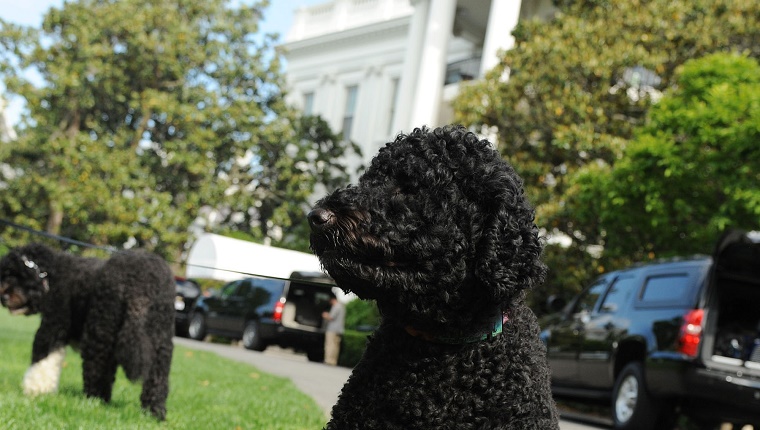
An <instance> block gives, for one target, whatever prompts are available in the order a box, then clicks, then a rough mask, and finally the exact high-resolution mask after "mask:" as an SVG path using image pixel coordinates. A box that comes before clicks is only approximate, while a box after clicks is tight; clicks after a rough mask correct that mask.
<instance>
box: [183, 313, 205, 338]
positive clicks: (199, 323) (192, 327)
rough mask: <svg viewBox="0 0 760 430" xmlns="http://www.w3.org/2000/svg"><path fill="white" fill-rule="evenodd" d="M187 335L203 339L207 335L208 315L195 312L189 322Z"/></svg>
mask: <svg viewBox="0 0 760 430" xmlns="http://www.w3.org/2000/svg"><path fill="white" fill-rule="evenodd" d="M187 336H188V337H189V338H190V339H194V340H203V339H204V338H205V337H206V317H204V316H203V314H201V313H197V312H194V313H193V314H192V315H191V316H190V322H189V323H188V324H187Z"/></svg>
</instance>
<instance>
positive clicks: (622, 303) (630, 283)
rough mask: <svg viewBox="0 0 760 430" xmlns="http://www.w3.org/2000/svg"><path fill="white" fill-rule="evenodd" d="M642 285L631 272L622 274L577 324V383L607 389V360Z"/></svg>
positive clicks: (625, 328) (609, 378)
mask: <svg viewBox="0 0 760 430" xmlns="http://www.w3.org/2000/svg"><path fill="white" fill-rule="evenodd" d="M640 285H641V282H640V280H639V279H637V278H636V277H634V276H633V275H632V274H621V275H619V276H617V277H616V278H615V279H614V280H613V281H612V282H611V284H610V286H609V288H607V290H606V291H605V292H604V295H603V296H602V297H601V299H600V301H599V305H598V306H597V307H595V308H594V309H593V310H592V311H591V312H590V313H589V314H588V316H587V318H585V319H584V321H582V323H581V324H580V325H579V341H580V342H579V347H580V350H579V351H578V377H579V379H578V382H579V383H581V384H582V385H583V386H585V387H586V388H599V389H609V388H611V387H612V385H613V383H614V380H613V375H612V366H611V363H610V361H611V360H612V358H613V357H614V354H613V351H614V350H615V348H616V347H617V345H618V341H619V340H620V339H621V338H622V337H623V336H625V334H626V333H627V331H628V328H629V326H630V324H631V322H630V320H629V319H628V318H627V317H626V315H627V314H628V309H630V307H631V302H632V300H633V298H634V296H635V292H636V291H637V290H638V287H639V286H640Z"/></svg>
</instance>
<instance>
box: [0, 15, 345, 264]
mask: <svg viewBox="0 0 760 430" xmlns="http://www.w3.org/2000/svg"><path fill="white" fill-rule="evenodd" d="M266 5H267V2H258V3H255V4H253V5H246V4H240V5H239V6H235V7H232V6H231V5H230V4H229V2H228V1H226V0H174V1H158V0H118V1H117V0H79V1H75V2H66V3H64V4H63V7H62V8H61V9H55V8H53V9H51V10H50V11H49V12H48V13H47V15H46V16H45V19H44V22H43V25H42V28H41V29H40V30H36V29H31V28H23V27H18V26H14V25H11V24H9V23H5V22H1V21H0V55H1V56H2V57H1V58H0V73H2V77H3V79H4V83H5V85H6V87H7V90H8V91H9V92H11V93H14V94H18V95H20V96H21V97H23V98H24V99H25V100H26V103H27V106H28V113H27V115H25V117H24V119H23V125H22V126H21V129H20V130H19V133H18V134H19V139H18V141H16V142H13V143H11V144H8V145H5V146H4V147H2V149H0V163H3V164H4V165H5V168H3V169H2V173H1V174H2V177H0V182H1V183H2V185H3V187H4V189H3V192H2V193H1V194H0V211H1V212H2V213H3V215H4V217H7V218H10V219H11V220H13V221H15V222H17V223H19V224H23V225H27V226H29V227H33V228H39V229H42V230H45V231H47V232H50V233H54V234H61V235H64V236H69V237H73V238H76V239H79V240H84V241H89V242H92V243H95V244H101V245H102V244H110V245H114V246H117V247H121V246H133V245H134V246H141V247H147V248H151V249H154V250H156V251H158V252H160V253H162V254H164V255H165V256H171V257H177V256H178V253H179V252H180V251H181V250H182V249H183V246H184V245H186V244H187V242H188V237H189V228H190V227H191V225H193V224H194V223H197V222H198V221H199V218H200V220H201V223H200V225H201V226H202V227H203V228H205V229H208V230H211V229H220V228H225V227H226V228H235V229H245V230H249V231H251V233H252V235H253V236H254V237H257V238H259V239H262V240H263V239H265V238H267V237H270V236H272V235H275V233H276V234H280V230H273V229H272V228H271V227H272V226H273V225H274V224H278V223H282V224H283V225H284V227H285V229H286V231H293V235H295V234H296V233H300V232H299V231H298V227H297V226H298V224H299V221H298V219H299V217H300V218H301V219H303V218H304V210H305V209H304V206H305V205H306V203H307V200H306V199H307V197H308V196H309V195H310V193H311V192H312V191H313V189H314V186H315V185H316V184H317V183H322V182H327V183H328V184H330V183H334V182H336V181H341V180H345V178H346V176H347V175H346V172H345V169H344V168H343V167H342V166H341V165H339V164H336V163H335V159H336V158H338V157H339V156H340V155H341V154H342V153H343V151H344V149H345V147H344V146H343V145H342V144H341V143H340V141H341V140H340V138H339V136H335V135H333V133H332V132H331V131H330V130H329V128H325V127H324V124H321V123H320V122H319V120H318V119H303V118H300V117H299V116H298V115H297V113H296V112H294V111H293V110H292V109H291V108H289V107H288V106H287V105H286V104H285V102H284V93H283V91H282V88H283V85H284V78H283V76H282V75H281V73H280V55H279V53H278V52H277V51H276V50H275V49H274V47H273V43H274V41H275V40H276V36H274V35H259V34H258V23H259V21H260V20H261V17H262V13H263V10H264V9H265V7H266ZM30 71H33V72H34V74H30V73H29V72H30ZM220 223H221V224H220ZM300 224H301V225H303V224H304V223H303V221H300ZM293 235H287V234H286V235H280V236H276V237H275V239H281V242H284V243H287V242H288V240H290V239H293V238H294V236H293ZM294 240H296V242H297V239H294ZM295 246H296V247H298V246H302V245H299V244H296V245H295Z"/></svg>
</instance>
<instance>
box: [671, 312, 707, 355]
mask: <svg viewBox="0 0 760 430" xmlns="http://www.w3.org/2000/svg"><path fill="white" fill-rule="evenodd" d="M704 316H705V311H704V309H694V310H691V311H689V312H687V313H686V315H684V316H683V324H682V325H681V331H680V332H679V334H678V352H682V353H684V354H686V355H687V356H689V357H696V356H697V352H698V351H699V341H700V340H701V339H702V318H703V317H704Z"/></svg>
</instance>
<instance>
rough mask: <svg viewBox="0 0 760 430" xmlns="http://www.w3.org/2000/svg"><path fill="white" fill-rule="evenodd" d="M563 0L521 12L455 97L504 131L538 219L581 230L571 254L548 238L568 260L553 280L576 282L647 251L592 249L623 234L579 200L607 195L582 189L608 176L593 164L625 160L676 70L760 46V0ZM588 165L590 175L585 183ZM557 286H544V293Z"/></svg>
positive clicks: (466, 116)
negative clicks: (542, 10)
mask: <svg viewBox="0 0 760 430" xmlns="http://www.w3.org/2000/svg"><path fill="white" fill-rule="evenodd" d="M555 4H556V5H557V7H558V10H559V12H558V13H557V15H556V17H555V18H554V19H552V20H551V21H548V22H539V21H522V22H521V23H520V24H519V25H518V27H517V28H516V30H515V31H514V33H513V34H514V36H515V46H514V48H513V49H511V50H508V51H505V52H503V53H502V54H501V61H500V63H499V64H498V65H497V66H496V67H495V68H494V69H493V70H491V71H489V72H488V73H487V76H486V77H485V79H483V80H481V81H476V82H474V83H473V84H471V85H469V86H467V87H465V88H463V90H462V91H461V92H460V95H459V97H458V98H457V99H456V100H455V102H454V108H455V112H456V119H457V120H458V121H459V122H461V123H463V124H465V125H468V126H470V127H473V128H476V129H478V128H482V129H484V130H485V131H486V132H488V133H494V134H495V135H496V141H497V145H498V149H499V150H500V151H501V153H502V154H503V156H504V157H505V158H506V159H507V160H509V161H510V162H512V163H513V164H514V165H515V168H516V169H517V171H518V172H519V173H520V174H521V176H522V177H523V178H524V179H525V182H526V190H527V193H528V196H529V198H530V200H531V201H532V202H533V203H534V205H536V210H537V223H538V224H539V226H541V227H544V228H546V229H547V231H548V233H549V234H551V235H554V236H565V237H567V238H569V239H570V240H571V244H570V248H564V249H565V255H564V256H563V255H561V249H562V248H554V247H550V248H548V249H547V260H548V261H549V262H550V263H551V262H552V261H561V262H563V263H564V264H553V265H551V266H550V273H549V278H548V279H547V288H548V289H549V290H551V289H562V288H570V289H572V288H571V287H570V286H569V285H568V280H570V279H576V277H577V276H578V275H579V274H581V273H586V274H589V275H590V274H592V273H596V272H597V271H600V270H604V269H607V268H610V269H611V268H614V267H617V266H620V265H622V264H625V263H628V262H630V260H631V259H636V258H638V257H639V255H633V254H630V255H624V254H625V253H626V252H627V250H628V249H629V248H621V250H620V251H619V252H612V253H605V254H602V259H601V260H595V259H591V258H588V251H590V250H597V248H598V245H605V246H606V247H605V250H607V251H609V250H610V247H612V246H616V244H615V243H610V242H609V240H607V239H609V235H607V236H606V237H605V236H603V234H604V230H603V229H602V228H601V224H600V220H599V219H597V218H594V217H593V216H583V217H581V216H580V215H579V214H578V213H577V212H576V211H577V210H580V209H579V206H578V205H584V206H583V208H584V210H591V209H592V208H595V207H597V206H599V205H600V202H602V201H604V200H605V199H606V198H607V196H605V195H592V194H590V193H584V194H582V196H581V195H579V194H578V193H577V190H576V188H577V187H586V186H589V187H591V186H592V185H594V184H593V183H594V182H596V181H602V180H603V179H602V178H601V177H597V176H596V175H595V174H594V172H597V171H598V172H599V173H600V174H604V172H606V171H607V170H608V169H609V168H610V166H612V165H614V164H615V163H616V162H617V161H618V160H619V159H620V157H621V156H622V154H623V151H624V149H625V148H626V146H627V142H628V140H629V139H631V138H632V137H633V136H634V134H635V130H636V129H637V127H640V126H642V125H644V124H645V122H646V118H647V112H648V110H649V108H650V107H651V106H652V105H653V104H654V103H655V102H656V101H657V100H658V99H659V97H660V96H661V95H662V93H663V92H666V91H668V89H669V88H672V87H674V86H675V85H676V82H675V81H674V76H675V73H676V70H677V69H678V68H679V67H680V66H681V65H683V64H684V63H685V62H686V61H688V60H689V59H692V58H698V57H702V56H705V55H707V54H710V53H713V52H719V51H735V52H742V53H744V54H745V55H747V56H748V57H750V58H758V57H760V44H759V43H758V41H759V40H760V3H758V2H756V1H754V0H633V1H620V0H557V1H555ZM581 170H582V171H584V172H585V173H586V174H585V175H584V177H583V180H584V181H586V182H585V183H574V182H573V178H574V177H575V175H577V174H578V172H579V171H581ZM571 195H572V196H573V198H574V199H575V200H574V206H573V207H572V208H570V207H569V206H568V204H569V202H568V198H570V196H571ZM581 197H582V198H584V199H585V200H583V201H581V200H579V199H580V198H581ZM705 197H706V196H705ZM711 201H712V202H713V204H714V205H717V201H715V200H711ZM617 214H619V212H617ZM610 216H613V215H612V214H611V215H610ZM628 220H630V219H628ZM638 221H641V219H638ZM622 222H623V221H621V223H622ZM642 227H643V226H642ZM704 233H706V231H704V230H700V232H699V234H704ZM671 237H672V236H671ZM640 239H641V240H649V238H648V237H647V238H645V237H641V238H640ZM710 239H712V240H714V239H715V237H710ZM684 240H686V239H684ZM620 241H621V242H625V241H626V238H625V237H620ZM618 243H620V242H618ZM700 243H703V242H700ZM671 249H672V250H677V249H678V248H677V247H673V248H671ZM612 255H616V256H617V258H613V257H612ZM608 257H609V258H608ZM571 259H572V260H571ZM576 272H578V273H576ZM546 293H547V292H546V291H544V292H537V293H536V297H535V300H539V299H541V298H542V297H541V296H544V295H545V294H546Z"/></svg>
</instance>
